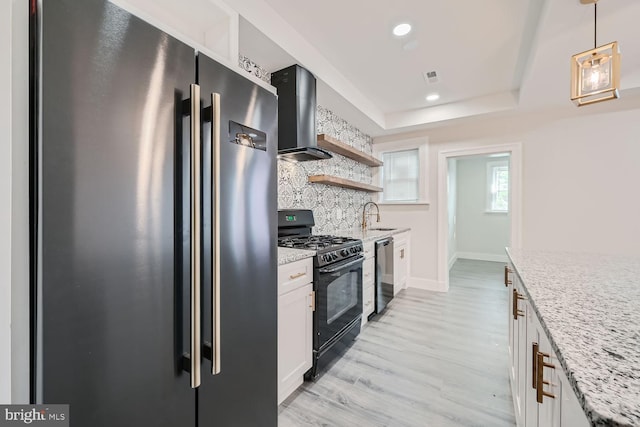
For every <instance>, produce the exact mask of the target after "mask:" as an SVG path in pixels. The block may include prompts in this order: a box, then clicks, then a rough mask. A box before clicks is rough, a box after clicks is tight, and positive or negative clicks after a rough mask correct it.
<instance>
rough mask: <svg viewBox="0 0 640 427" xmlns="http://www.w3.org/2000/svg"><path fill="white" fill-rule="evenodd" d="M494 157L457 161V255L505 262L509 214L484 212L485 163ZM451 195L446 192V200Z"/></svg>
mask: <svg viewBox="0 0 640 427" xmlns="http://www.w3.org/2000/svg"><path fill="white" fill-rule="evenodd" d="M506 159H508V157H501V158H500V160H506ZM495 160H496V159H495V158H491V157H486V156H473V157H463V158H460V159H458V160H457V173H458V177H457V178H458V179H457V184H458V192H457V231H458V232H457V254H456V255H457V257H458V258H466V259H479V260H485V261H501V262H506V261H507V256H506V254H505V251H504V248H505V247H506V246H508V245H509V216H508V215H507V213H488V212H486V210H487V163H488V162H490V161H495ZM452 197H456V196H455V195H452V194H449V199H451V198H452ZM450 226H451V225H450ZM450 233H451V232H450ZM450 257H451V255H450Z"/></svg>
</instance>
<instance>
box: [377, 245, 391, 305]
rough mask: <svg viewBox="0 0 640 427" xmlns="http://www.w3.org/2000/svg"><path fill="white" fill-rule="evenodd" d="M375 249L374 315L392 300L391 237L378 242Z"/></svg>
mask: <svg viewBox="0 0 640 427" xmlns="http://www.w3.org/2000/svg"><path fill="white" fill-rule="evenodd" d="M375 247H376V273H375V280H376V283H375V285H376V310H375V312H376V313H382V311H383V310H384V309H385V307H386V306H387V304H389V301H391V300H392V299H393V237H387V238H386V239H382V240H378V241H377V242H376V244H375Z"/></svg>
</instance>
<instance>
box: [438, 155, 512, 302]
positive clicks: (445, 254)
mask: <svg viewBox="0 0 640 427" xmlns="http://www.w3.org/2000/svg"><path fill="white" fill-rule="evenodd" d="M520 215H521V146H520V144H519V143H514V144H501V145H492V146H484V147H474V148H467V149H456V150H446V151H441V152H440V153H439V155H438V282H439V284H440V286H441V288H442V290H443V291H448V290H449V270H450V268H451V267H452V266H453V264H454V263H455V261H456V260H457V259H470V260H479V261H493V262H505V261H506V252H505V251H504V248H505V247H519V245H520V221H521V218H520Z"/></svg>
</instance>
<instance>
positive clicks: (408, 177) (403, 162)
mask: <svg viewBox="0 0 640 427" xmlns="http://www.w3.org/2000/svg"><path fill="white" fill-rule="evenodd" d="M382 161H383V162H384V166H383V167H382V168H383V170H382V188H383V192H382V201H383V202H391V203H394V202H395V203H398V202H417V201H418V198H419V191H420V185H419V179H420V158H419V150H418V149H417V148H416V149H412V150H403V151H390V152H386V153H382Z"/></svg>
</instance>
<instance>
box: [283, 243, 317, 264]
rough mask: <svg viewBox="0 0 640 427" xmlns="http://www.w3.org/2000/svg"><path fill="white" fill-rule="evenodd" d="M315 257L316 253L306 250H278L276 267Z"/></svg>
mask: <svg viewBox="0 0 640 427" xmlns="http://www.w3.org/2000/svg"><path fill="white" fill-rule="evenodd" d="M315 255H316V251H308V250H306V249H291V248H280V247H279V248H278V265H282V264H289V263H290V262H295V261H299V260H301V259H305V258H311V257H312V256H315Z"/></svg>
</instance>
